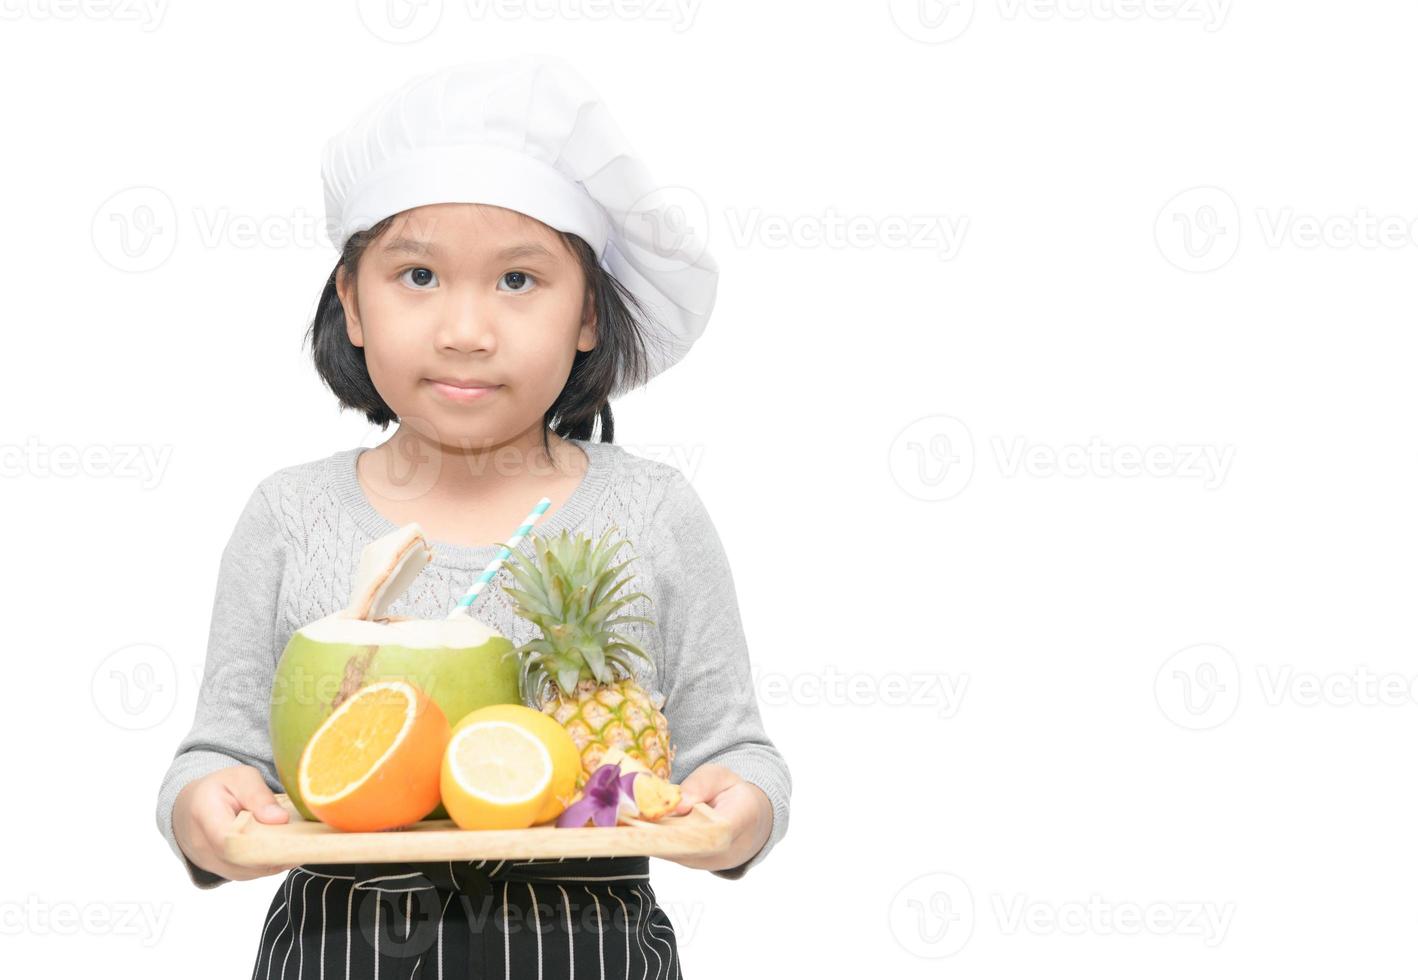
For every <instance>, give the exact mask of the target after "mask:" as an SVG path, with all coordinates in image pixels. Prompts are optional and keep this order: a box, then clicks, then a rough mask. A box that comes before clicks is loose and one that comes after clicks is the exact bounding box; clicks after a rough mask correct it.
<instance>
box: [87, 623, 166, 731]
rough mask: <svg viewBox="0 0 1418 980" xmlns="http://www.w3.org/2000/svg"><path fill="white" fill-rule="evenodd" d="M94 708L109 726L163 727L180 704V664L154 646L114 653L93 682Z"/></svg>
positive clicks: (133, 728)
mask: <svg viewBox="0 0 1418 980" xmlns="http://www.w3.org/2000/svg"><path fill="white" fill-rule="evenodd" d="M90 693H91V695H92V697H93V702H94V707H95V708H97V709H98V713H99V715H100V716H102V717H103V718H104V720H106V721H107V722H108V723H109V724H111V725H113V726H114V727H116V728H121V729H124V730H126V731H143V730H146V729H149V728H153V727H154V726H157V725H160V724H162V723H163V722H164V721H166V720H167V718H168V716H169V715H171V714H172V709H173V706H174V705H176V703H177V664H176V663H175V662H174V661H173V659H172V655H171V654H169V653H168V652H167V651H166V650H164V649H163V648H162V647H158V646H154V645H153V644H151V643H133V644H130V645H128V646H125V647H120V648H119V649H117V650H114V651H113V652H112V653H110V654H109V655H108V656H106V657H104V658H103V660H101V661H100V662H99V664H98V666H97V667H96V668H95V669H94V672H93V677H92V678H91V679H90Z"/></svg>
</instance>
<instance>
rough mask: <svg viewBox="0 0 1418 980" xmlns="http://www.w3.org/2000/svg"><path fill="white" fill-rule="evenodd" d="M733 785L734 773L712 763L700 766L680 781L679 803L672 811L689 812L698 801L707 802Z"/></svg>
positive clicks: (677, 812)
mask: <svg viewBox="0 0 1418 980" xmlns="http://www.w3.org/2000/svg"><path fill="white" fill-rule="evenodd" d="M731 785H733V774H732V773H731V772H730V771H729V770H728V769H726V768H724V767H723V766H718V765H713V764H712V763H709V764H705V765H702V766H700V767H699V768H698V769H696V770H694V771H693V772H692V773H690V774H689V775H688V776H686V777H684V782H682V783H680V786H679V789H680V798H679V805H678V806H676V807H675V808H674V810H672V811H671V812H672V813H673V814H675V815H676V816H678V815H679V814H682V813H688V812H689V811H690V810H692V809H693V808H694V805H695V804H696V803H707V802H709V801H710V800H712V799H714V797H716V796H718V795H719V794H720V793H721V792H723V791H724V790H725V789H727V788H728V787H729V786H731Z"/></svg>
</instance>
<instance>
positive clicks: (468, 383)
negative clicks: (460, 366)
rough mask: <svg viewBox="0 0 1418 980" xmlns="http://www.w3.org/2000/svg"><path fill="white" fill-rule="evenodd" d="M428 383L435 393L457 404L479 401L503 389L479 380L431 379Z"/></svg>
mask: <svg viewBox="0 0 1418 980" xmlns="http://www.w3.org/2000/svg"><path fill="white" fill-rule="evenodd" d="M428 383H429V384H430V385H432V386H433V390H434V391H435V392H437V393H438V394H440V395H442V396H443V397H445V398H449V399H452V400H453V401H456V402H474V401H478V400H479V399H482V398H486V397H488V396H489V395H491V394H492V393H493V392H494V391H497V390H498V389H500V388H501V387H502V385H498V384H493V383H492V382H490V381H482V380H480V379H478V378H469V379H466V380H464V379H462V378H429V379H428Z"/></svg>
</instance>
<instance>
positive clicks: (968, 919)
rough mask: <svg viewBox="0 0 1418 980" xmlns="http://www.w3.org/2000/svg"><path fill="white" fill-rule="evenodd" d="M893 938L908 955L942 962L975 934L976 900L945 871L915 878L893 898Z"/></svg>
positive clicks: (959, 880)
mask: <svg viewBox="0 0 1418 980" xmlns="http://www.w3.org/2000/svg"><path fill="white" fill-rule="evenodd" d="M888 921H889V923H890V928H891V935H892V936H894V937H895V939H896V942H897V944H899V945H900V946H901V948H902V949H904V950H905V951H906V952H908V953H910V954H911V955H913V956H919V957H921V958H923V959H943V958H945V957H947V956H954V955H955V954H956V953H958V952H960V951H961V950H962V949H964V948H965V944H966V943H968V942H969V941H970V936H971V934H972V933H973V932H974V931H975V898H974V896H973V895H972V894H971V893H970V886H969V885H967V884H966V883H965V882H964V881H963V880H962V879H961V878H959V877H958V876H956V875H953V874H947V873H945V872H943V871H933V872H931V873H930V874H924V875H921V876H920V877H918V878H913V879H912V880H911V881H908V882H907V883H906V884H905V885H903V886H901V889H900V890H899V891H897V892H896V895H895V896H894V897H893V898H892V899H891V905H890V909H889V911H888Z"/></svg>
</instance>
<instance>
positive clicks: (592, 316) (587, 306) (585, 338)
mask: <svg viewBox="0 0 1418 980" xmlns="http://www.w3.org/2000/svg"><path fill="white" fill-rule="evenodd" d="M582 310H583V311H584V312H583V313H582V314H581V330H580V332H579V333H577V334H576V349H577V350H595V348H596V341H597V338H598V331H597V329H596V328H597V321H596V294H595V293H593V292H592V291H591V290H589V289H588V290H586V302H585V303H584V304H583V305H582Z"/></svg>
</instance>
